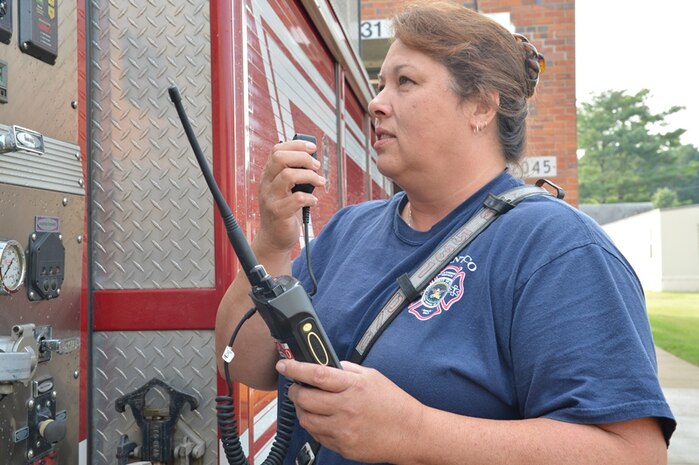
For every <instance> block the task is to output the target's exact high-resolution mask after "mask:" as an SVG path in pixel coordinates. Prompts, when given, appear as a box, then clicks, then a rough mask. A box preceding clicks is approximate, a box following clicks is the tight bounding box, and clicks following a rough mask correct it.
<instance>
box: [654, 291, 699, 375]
mask: <svg viewBox="0 0 699 465" xmlns="http://www.w3.org/2000/svg"><path fill="white" fill-rule="evenodd" d="M646 305H647V306H648V315H649V317H650V325H651V329H652V331H653V339H654V341H655V344H656V345H657V346H658V347H661V348H663V349H665V350H667V351H668V352H670V353H672V354H674V355H676V356H678V357H680V358H682V359H684V360H686V361H688V362H690V363H693V364H695V365H699V337H697V335H699V293H688V292H647V293H646Z"/></svg>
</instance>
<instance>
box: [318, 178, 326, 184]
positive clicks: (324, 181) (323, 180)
mask: <svg viewBox="0 0 699 465" xmlns="http://www.w3.org/2000/svg"><path fill="white" fill-rule="evenodd" d="M319 177H320V179H319V181H320V183H321V184H322V185H325V183H326V182H327V181H326V180H325V178H324V177H323V176H319Z"/></svg>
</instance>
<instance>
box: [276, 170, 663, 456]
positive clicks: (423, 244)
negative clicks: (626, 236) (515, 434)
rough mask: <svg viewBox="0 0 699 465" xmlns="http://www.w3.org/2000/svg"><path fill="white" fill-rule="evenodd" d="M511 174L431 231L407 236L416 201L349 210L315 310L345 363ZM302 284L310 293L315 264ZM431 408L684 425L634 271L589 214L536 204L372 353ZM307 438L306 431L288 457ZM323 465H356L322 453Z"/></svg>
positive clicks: (317, 246)
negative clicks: (663, 380) (404, 215)
mask: <svg viewBox="0 0 699 465" xmlns="http://www.w3.org/2000/svg"><path fill="white" fill-rule="evenodd" d="M521 184H522V183H521V181H520V180H518V179H516V178H514V177H512V176H511V175H510V174H508V173H507V172H505V173H503V174H502V175H500V176H498V177H497V178H496V179H494V180H493V181H491V182H490V183H489V184H487V185H486V186H484V187H483V188H482V189H481V190H480V191H479V192H478V193H476V194H475V195H473V196H472V197H471V198H469V199H468V200H466V201H465V202H464V203H463V204H461V205H460V206H459V207H458V208H456V209H455V210H454V211H453V212H451V213H450V214H449V215H448V216H447V217H445V218H444V219H442V220H441V221H440V222H439V223H437V224H436V225H434V226H433V227H432V229H431V230H429V231H426V232H420V231H415V230H413V229H411V228H410V227H408V226H407V224H405V222H404V221H403V220H402V219H401V218H400V216H399V213H400V211H401V209H402V207H403V205H404V204H405V203H406V201H407V199H406V198H405V195H404V194H403V193H398V194H396V195H395V196H393V197H392V198H391V199H389V200H378V201H370V202H365V203H363V204H360V205H355V206H350V207H347V208H344V209H342V210H341V211H339V212H338V213H337V214H335V216H334V217H333V218H332V220H331V221H330V222H329V223H328V224H327V225H326V226H325V227H324V228H323V230H322V231H321V233H320V234H319V235H318V237H317V238H316V239H315V240H313V241H312V242H311V262H312V266H313V272H314V274H315V276H316V278H317V281H318V291H317V293H316V295H315V296H314V297H313V305H314V308H315V309H316V312H317V313H318V316H319V318H320V320H321V322H322V324H323V326H324V327H325V330H326V332H327V333H328V336H329V338H330V340H331V342H332V344H333V346H334V348H335V351H336V352H337V354H338V357H339V358H340V359H341V360H347V359H349V358H350V357H351V354H352V350H353V349H354V347H355V346H356V344H357V342H358V341H359V339H360V338H361V337H362V335H363V334H364V331H365V330H366V328H367V326H368V325H369V324H370V323H371V321H372V320H373V318H374V316H375V315H376V313H377V312H378V311H379V310H380V309H381V307H382V306H383V305H384V304H385V303H386V301H387V300H388V298H389V297H390V296H391V295H392V294H393V293H394V292H395V291H396V289H397V287H398V286H397V284H396V279H397V278H398V277H399V276H400V275H402V274H404V273H410V272H411V271H412V270H414V269H415V268H417V267H418V266H419V265H420V264H421V263H422V261H423V260H424V259H425V258H426V257H427V256H429V255H430V254H431V253H432V252H433V251H434V250H435V249H436V248H437V246H438V245H439V243H440V242H442V241H443V240H445V239H446V238H448V237H449V236H450V235H451V233H452V232H454V231H455V230H456V229H458V228H459V227H460V226H461V225H463V224H464V223H465V222H466V221H467V220H468V219H469V218H470V217H471V215H473V214H474V213H475V212H476V211H478V209H480V208H481V206H482V204H483V200H484V199H485V198H486V196H487V194H488V193H494V194H499V193H502V192H504V191H505V190H508V189H510V188H513V187H516V186H518V185H521ZM293 274H294V276H296V277H297V278H298V279H299V280H300V281H301V282H302V283H303V284H304V286H306V288H307V289H310V287H311V285H310V279H309V277H308V273H307V270H306V261H305V256H304V254H301V255H300V256H299V258H298V259H297V260H295V261H294V264H293ZM363 365H364V366H367V367H372V368H375V369H377V370H379V371H380V372H381V373H383V374H384V375H385V376H387V377H388V378H390V379H391V380H392V381H393V382H394V383H395V384H397V385H398V386H400V387H401V388H402V389H403V390H405V391H406V392H408V393H409V394H410V395H412V396H413V397H415V398H416V399H417V400H419V401H420V402H422V403H423V404H426V405H428V406H431V407H434V408H437V409H441V410H445V411H449V412H453V413H457V414H461V415H466V416H472V417H479V418H490V419H524V418H536V417H547V418H551V419H555V420H560V421H566V422H572V423H585V424H600V423H611V422H619V421H625V420H630V419H635V418H642V417H658V418H660V419H661V421H662V423H663V429H664V433H665V436H666V440H669V437H670V435H671V433H672V431H673V430H674V427H675V422H674V420H673V417H672V413H671V412H670V408H669V407H668V405H667V403H666V401H665V399H664V396H663V393H662V391H661V388H660V385H659V383H658V378H657V368H656V360H655V350H654V346H653V340H652V335H651V332H650V327H649V323H648V317H647V314H646V309H645V302H644V296H643V291H642V289H641V286H640V283H639V281H638V279H637V277H636V275H635V273H634V272H633V270H632V269H631V266H630V265H629V264H628V262H627V261H626V260H625V259H624V258H623V257H622V255H621V254H620V252H619V251H618V250H617V249H616V247H614V245H613V244H612V242H611V241H610V240H609V238H608V237H607V236H606V235H605V234H604V232H603V231H602V230H601V228H600V227H599V226H598V225H597V224H596V223H595V222H594V221H593V220H591V219H590V218H588V217H587V216H585V215H584V214H582V213H581V212H580V211H578V210H576V209H574V208H572V207H570V206H569V205H568V204H566V203H565V202H563V201H560V200H557V199H554V198H553V197H549V196H545V197H544V196H537V197H534V198H531V199H528V200H525V201H524V202H522V203H520V204H519V205H518V206H517V207H516V208H514V209H513V210H511V211H509V212H507V213H506V214H505V215H503V216H502V217H500V218H498V219H496V220H495V222H494V223H493V224H492V225H490V227H489V228H488V229H486V230H485V231H484V232H483V233H481V235H480V236H478V238H476V239H475V240H474V241H473V242H472V243H471V244H470V245H469V246H467V247H466V248H465V249H464V250H462V251H461V252H460V253H459V254H458V255H457V256H456V257H455V258H454V259H453V260H452V261H451V263H450V264H449V265H447V266H446V267H444V268H443V269H442V270H441V272H440V273H439V274H438V275H437V276H436V277H435V279H434V280H433V281H432V282H431V284H430V285H429V286H428V287H427V289H426V290H425V292H424V293H423V295H422V296H421V297H418V298H417V299H416V300H415V301H414V302H412V303H411V304H409V305H408V306H407V308H404V309H403V310H402V311H401V313H400V314H399V315H398V316H397V317H396V319H395V320H393V322H391V324H390V325H389V326H388V328H387V329H386V330H385V332H384V333H383V334H382V335H381V336H380V337H379V339H378V340H377V341H376V343H375V344H374V346H373V347H372V348H371V350H370V351H369V353H368V354H367V357H366V359H365V360H364V362H363ZM307 440H308V434H307V433H305V431H303V430H302V429H300V427H298V425H297V427H296V430H295V432H294V435H293V439H292V445H291V447H290V452H289V456H288V457H287V460H286V462H285V463H287V464H293V458H294V457H295V455H296V452H297V451H298V450H299V448H300V447H301V445H302V444H303V443H304V442H305V441H307ZM316 463H321V464H323V465H340V464H342V465H348V464H353V463H357V462H353V461H349V460H346V459H343V458H342V457H340V456H339V455H338V454H335V453H333V452H332V451H330V450H328V449H326V448H321V450H320V454H319V457H318V459H317V462H316Z"/></svg>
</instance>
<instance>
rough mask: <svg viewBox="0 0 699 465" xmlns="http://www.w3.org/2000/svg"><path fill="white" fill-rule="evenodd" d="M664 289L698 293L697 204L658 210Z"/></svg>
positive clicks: (698, 244)
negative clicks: (660, 224) (660, 228)
mask: <svg viewBox="0 0 699 465" xmlns="http://www.w3.org/2000/svg"><path fill="white" fill-rule="evenodd" d="M660 214H661V217H662V247H663V263H662V270H663V271H662V275H663V278H662V280H663V284H662V288H663V290H664V291H677V292H699V205H690V206H687V207H679V208H669V209H664V210H661V213H660Z"/></svg>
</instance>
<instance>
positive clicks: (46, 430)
mask: <svg viewBox="0 0 699 465" xmlns="http://www.w3.org/2000/svg"><path fill="white" fill-rule="evenodd" d="M39 434H40V435H41V437H42V438H44V439H46V440H47V441H48V442H50V443H52V444H53V443H55V442H58V441H60V440H62V439H63V438H64V437H65V436H66V422H65V420H54V419H53V418H49V419H48V420H44V421H42V422H41V423H39Z"/></svg>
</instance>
